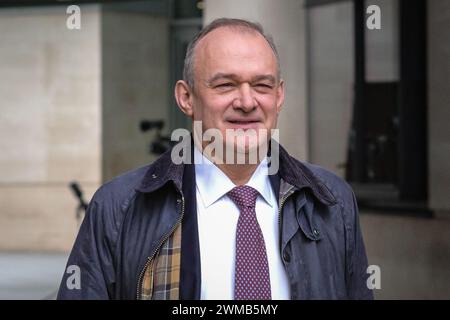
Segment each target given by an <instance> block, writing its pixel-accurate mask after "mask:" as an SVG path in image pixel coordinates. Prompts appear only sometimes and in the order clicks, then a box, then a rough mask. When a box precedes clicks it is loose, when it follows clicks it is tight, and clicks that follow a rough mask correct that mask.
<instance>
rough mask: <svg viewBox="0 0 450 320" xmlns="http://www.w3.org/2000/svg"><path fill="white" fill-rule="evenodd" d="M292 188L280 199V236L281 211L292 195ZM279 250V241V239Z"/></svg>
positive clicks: (279, 226)
mask: <svg viewBox="0 0 450 320" xmlns="http://www.w3.org/2000/svg"><path fill="white" fill-rule="evenodd" d="M292 189H293V188H292V187H291V188H290V189H289V190H288V191H287V192H286V194H287V195H286V196H284V197H283V198H281V201H280V206H279V208H278V230H280V235H281V210H283V205H284V203H285V202H286V200H287V199H288V198H289V197H290V196H291V195H292V194H293V193H294V192H293V191H292ZM280 249H281V239H280Z"/></svg>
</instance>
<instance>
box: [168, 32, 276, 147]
mask: <svg viewBox="0 0 450 320" xmlns="http://www.w3.org/2000/svg"><path fill="white" fill-rule="evenodd" d="M195 50H196V51H195V60H194V87H195V88H194V89H193V90H191V88H189V87H188V86H187V84H186V83H185V82H184V81H179V82H178V83H177V89H176V96H177V102H178V104H179V105H180V108H181V109H182V110H183V112H184V113H186V114H187V115H188V116H190V117H191V118H192V119H193V120H194V121H202V130H203V132H204V131H206V130H208V129H211V128H214V129H218V130H219V131H220V132H221V133H222V136H223V137H224V138H225V137H226V131H227V129H242V130H244V131H245V130H248V129H254V130H256V131H258V130H260V129H265V130H268V131H267V133H268V134H267V137H268V138H269V137H270V129H274V128H275V127H276V124H277V118H278V113H279V112H280V109H281V106H282V104H283V101H284V83H283V81H281V80H280V79H278V66H277V60H276V57H275V54H274V53H273V51H272V49H271V47H270V45H269V44H268V43H267V41H266V40H265V39H264V37H263V36H261V35H260V34H259V33H257V32H256V31H253V30H247V29H242V28H230V27H221V28H218V29H215V30H213V31H211V32H210V33H208V34H207V35H206V36H205V37H204V38H202V39H201V40H200V41H199V42H198V44H197V47H196V48H195ZM183 88H184V89H185V90H184V91H183ZM257 139H258V141H257V143H258V144H261V143H263V142H265V141H260V138H259V136H258V138H257ZM266 140H267V139H266ZM225 143H227V144H229V143H233V144H235V143H236V142H235V141H226V138H225ZM247 147H248V146H247ZM247 150H248V148H247Z"/></svg>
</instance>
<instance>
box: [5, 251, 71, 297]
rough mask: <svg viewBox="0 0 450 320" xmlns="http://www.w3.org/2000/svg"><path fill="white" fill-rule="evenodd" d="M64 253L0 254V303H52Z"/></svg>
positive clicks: (59, 277)
mask: <svg viewBox="0 0 450 320" xmlns="http://www.w3.org/2000/svg"><path fill="white" fill-rule="evenodd" d="M67 258H68V253H22V252H20V253H16V252H0V300H42V299H44V300H47V299H50V300H51V299H55V298H56V293H57V290H58V287H59V283H60V281H61V278H62V275H63V272H64V269H65V265H66V262H67Z"/></svg>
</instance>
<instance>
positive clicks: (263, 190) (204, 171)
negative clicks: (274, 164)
mask: <svg viewBox="0 0 450 320" xmlns="http://www.w3.org/2000/svg"><path fill="white" fill-rule="evenodd" d="M194 164H195V179H196V184H197V188H198V190H199V193H200V197H201V198H202V200H203V204H204V206H205V207H209V206H210V205H212V204H213V203H214V202H216V201H217V200H219V199H220V198H222V197H223V196H224V195H226V194H227V193H228V192H229V191H231V190H232V189H233V188H234V187H236V185H235V184H234V183H233V182H232V181H231V180H230V178H228V176H227V175H226V174H225V173H224V172H223V171H222V170H220V169H219V168H218V167H217V166H216V165H214V164H213V163H212V162H211V161H210V160H209V159H208V158H207V157H205V156H204V155H203V154H202V153H201V152H200V150H199V149H198V148H197V147H194ZM246 185H247V186H250V187H252V188H254V189H256V190H257V191H258V192H259V194H260V195H261V196H262V198H263V199H264V200H265V201H266V202H267V203H268V204H269V205H270V206H271V207H273V206H274V205H275V203H274V202H275V198H274V196H273V192H272V185H271V184H270V180H269V176H268V164H267V158H264V160H263V161H261V163H260V164H259V165H258V167H257V168H256V170H255V172H254V173H253V175H252V177H251V178H250V180H249V181H248V182H247V183H246Z"/></svg>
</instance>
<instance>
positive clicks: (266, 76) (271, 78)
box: [206, 72, 276, 86]
mask: <svg viewBox="0 0 450 320" xmlns="http://www.w3.org/2000/svg"><path fill="white" fill-rule="evenodd" d="M219 79H232V80H234V79H239V76H238V75H236V74H234V73H222V72H218V73H216V74H215V75H214V76H212V77H211V78H209V79H208V80H206V84H207V85H209V86H210V85H211V84H212V83H213V82H214V81H217V80H219ZM263 80H268V81H270V82H271V83H272V84H275V83H276V79H275V77H274V76H273V75H271V74H263V75H258V76H255V77H253V78H252V80H251V81H252V82H257V81H263Z"/></svg>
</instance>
